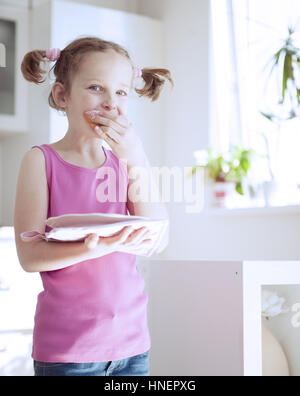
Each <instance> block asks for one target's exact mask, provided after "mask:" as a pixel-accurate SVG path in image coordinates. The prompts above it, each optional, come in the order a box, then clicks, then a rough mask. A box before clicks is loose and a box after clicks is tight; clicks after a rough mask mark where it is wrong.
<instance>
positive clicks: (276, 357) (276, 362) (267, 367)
mask: <svg viewBox="0 0 300 396" xmlns="http://www.w3.org/2000/svg"><path fill="white" fill-rule="evenodd" d="M262 373H263V376H264V377H289V376H290V372H289V365H288V361H287V358H286V355H285V353H284V350H283V348H282V346H281V345H280V343H279V342H278V340H277V339H276V338H275V337H274V335H273V334H272V333H271V332H270V330H269V329H268V328H267V327H266V326H265V325H264V323H263V322H262Z"/></svg>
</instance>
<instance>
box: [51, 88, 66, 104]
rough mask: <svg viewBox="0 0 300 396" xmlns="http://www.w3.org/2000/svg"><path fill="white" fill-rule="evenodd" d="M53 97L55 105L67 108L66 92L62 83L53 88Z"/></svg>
mask: <svg viewBox="0 0 300 396" xmlns="http://www.w3.org/2000/svg"><path fill="white" fill-rule="evenodd" d="M52 96H53V100H54V102H55V104H56V105H57V106H58V107H60V108H61V109H65V108H66V106H67V96H66V90H65V87H64V86H63V84H62V83H60V82H56V83H54V85H53V87H52Z"/></svg>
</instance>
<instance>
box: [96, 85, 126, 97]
mask: <svg viewBox="0 0 300 396" xmlns="http://www.w3.org/2000/svg"><path fill="white" fill-rule="evenodd" d="M94 88H101V90H102V89H103V88H102V87H100V86H99V85H92V86H90V89H92V90H93V91H95V89H94ZM98 92H99V91H98ZM118 92H122V94H121V96H127V92H125V91H118Z"/></svg>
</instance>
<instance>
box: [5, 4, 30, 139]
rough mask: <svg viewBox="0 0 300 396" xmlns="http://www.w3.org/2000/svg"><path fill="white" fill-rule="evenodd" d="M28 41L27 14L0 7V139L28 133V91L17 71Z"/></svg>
mask: <svg viewBox="0 0 300 396" xmlns="http://www.w3.org/2000/svg"><path fill="white" fill-rule="evenodd" d="M28 39H29V37H28V10H27V9H23V8H22V9H19V8H15V7H5V6H1V5H0V46H1V50H0V56H1V59H0V137H1V136H10V135H11V134H15V133H17V134H18V133H26V132H28V88H27V83H26V81H25V80H24V78H23V76H22V73H21V68H20V66H21V63H22V60H23V57H24V55H25V53H26V52H28V48H29V47H28V45H29V41H28Z"/></svg>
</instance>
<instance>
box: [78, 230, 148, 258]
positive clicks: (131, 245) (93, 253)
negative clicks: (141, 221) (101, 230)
mask: <svg viewBox="0 0 300 396" xmlns="http://www.w3.org/2000/svg"><path fill="white" fill-rule="evenodd" d="M149 235H150V231H149V229H148V228H147V227H142V228H138V229H136V230H134V228H133V227H131V226H127V227H124V228H123V229H122V230H121V231H119V232H118V233H117V234H115V235H113V236H109V237H98V236H97V234H90V235H88V236H87V237H86V238H85V240H84V243H85V245H86V247H87V248H88V250H89V251H90V258H97V257H100V256H103V255H104V254H109V253H113V252H115V251H119V252H122V251H126V253H132V254H138V253H139V250H141V249H143V250H144V249H145V248H146V247H147V245H149V247H150V246H151V242H152V241H151V239H149V238H147V237H148V236H149ZM128 249H129V250H128ZM103 253H104V254H103Z"/></svg>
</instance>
